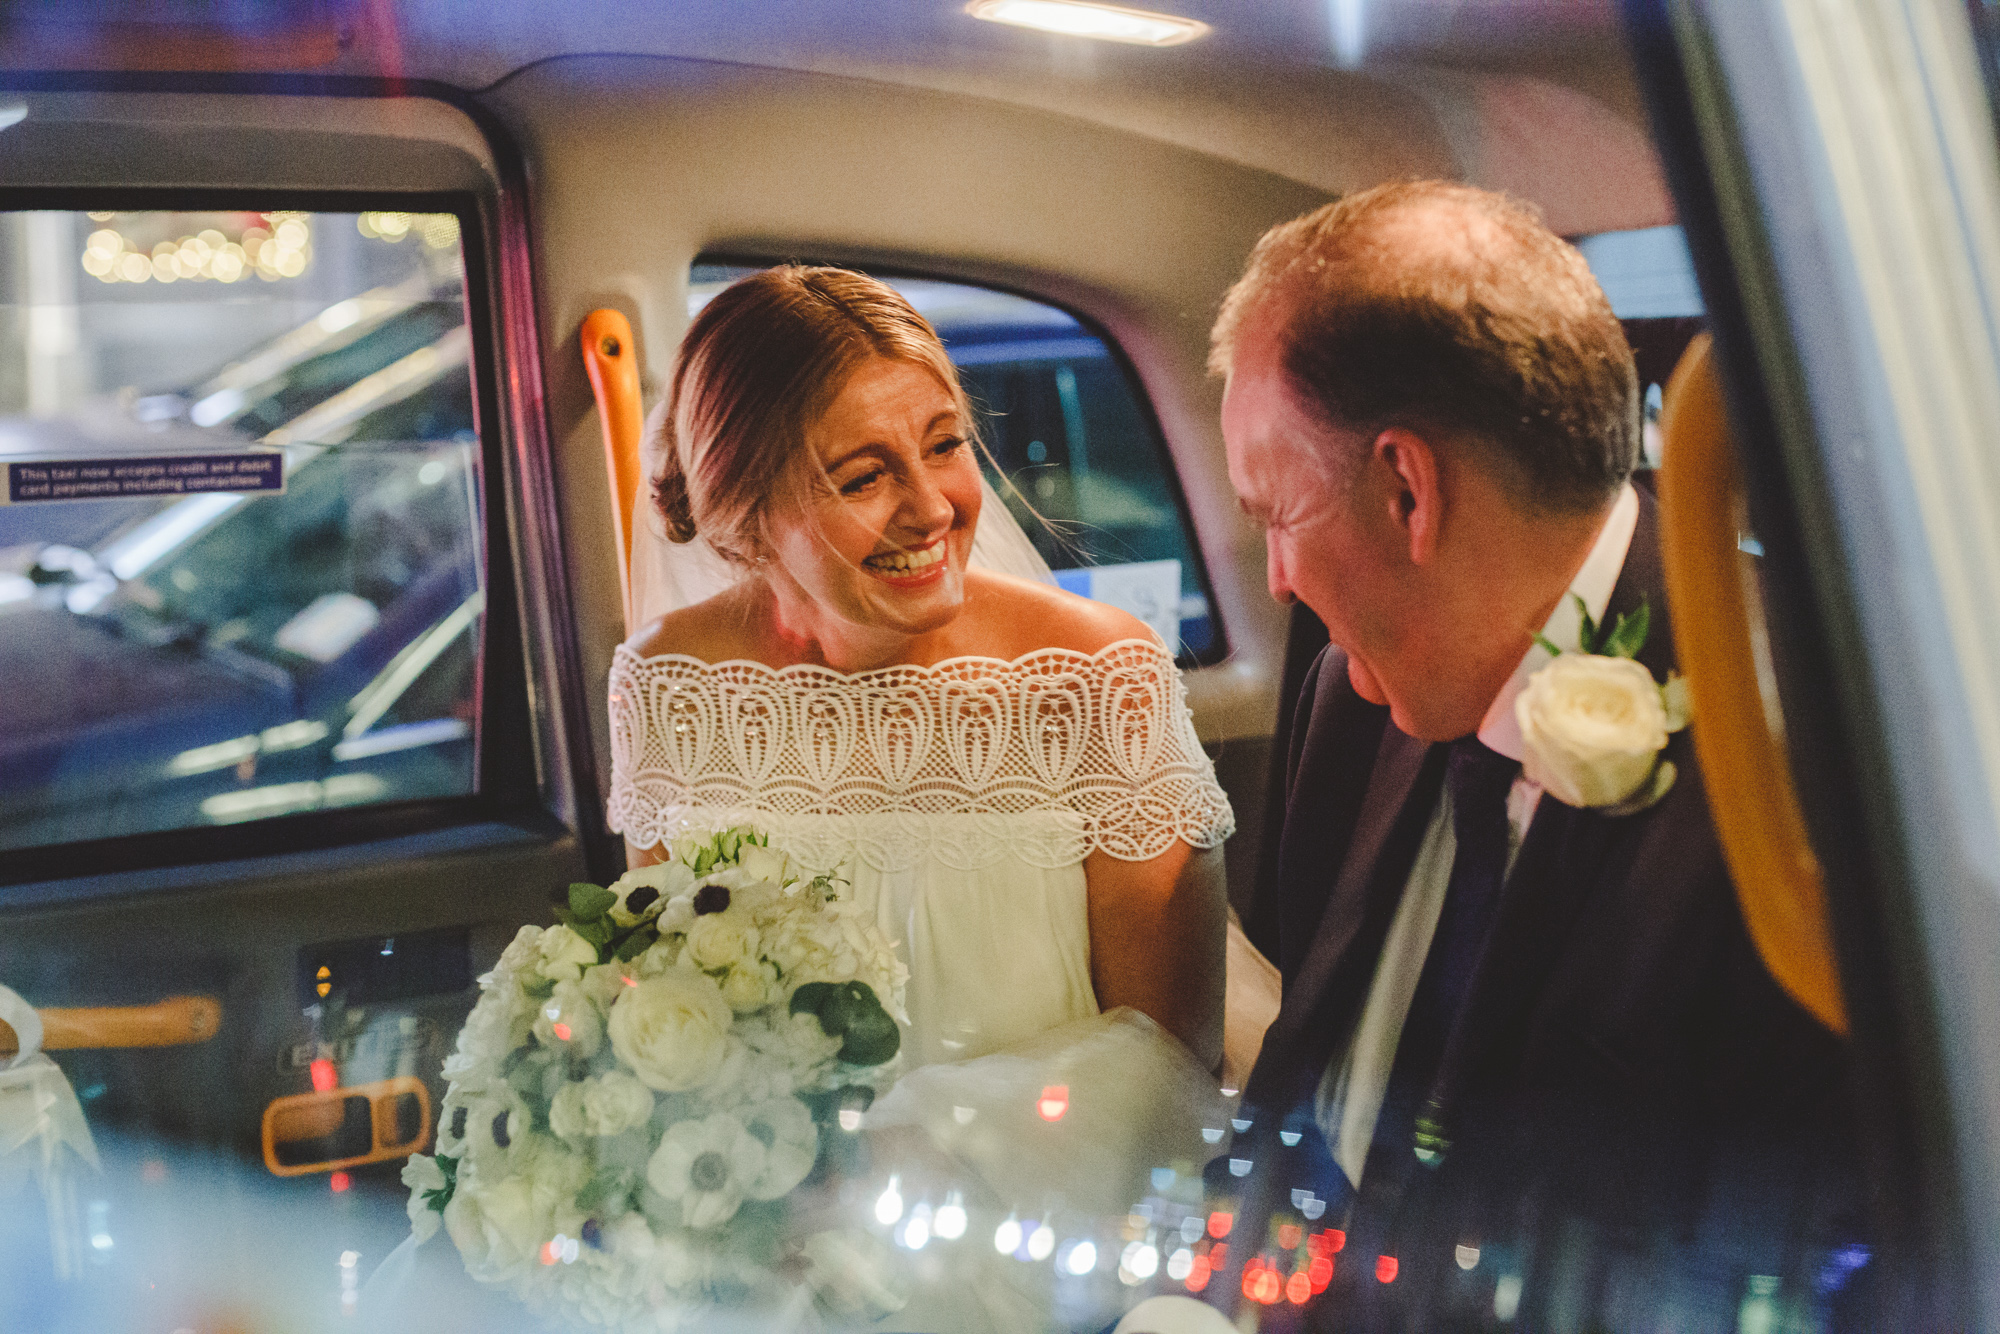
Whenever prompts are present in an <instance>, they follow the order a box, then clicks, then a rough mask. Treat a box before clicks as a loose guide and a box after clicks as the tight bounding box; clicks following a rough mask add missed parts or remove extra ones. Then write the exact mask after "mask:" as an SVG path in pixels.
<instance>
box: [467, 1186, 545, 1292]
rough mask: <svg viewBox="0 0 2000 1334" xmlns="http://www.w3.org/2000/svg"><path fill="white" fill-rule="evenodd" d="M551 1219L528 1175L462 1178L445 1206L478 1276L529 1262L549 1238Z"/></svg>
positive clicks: (470, 1269)
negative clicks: (547, 1223)
mask: <svg viewBox="0 0 2000 1334" xmlns="http://www.w3.org/2000/svg"><path fill="white" fill-rule="evenodd" d="M545 1221H546V1220H545V1219H544V1218H543V1216H542V1215H541V1214H540V1213H539V1212H538V1211H537V1210H536V1208H535V1199H534V1192H533V1191H532V1190H531V1189H530V1187H529V1184H528V1182H527V1180H526V1179H525V1178H522V1177H518V1176H504V1177H501V1178H500V1179H499V1180H498V1181H495V1182H493V1183H491V1184H490V1185H489V1184H486V1183H484V1182H481V1181H479V1180H478V1179H477V1178H476V1177H475V1178H474V1179H472V1180H469V1181H467V1180H461V1181H460V1182H459V1185H458V1189H457V1190H456V1191H454V1192H453V1193H452V1197H451V1203H450V1204H448V1205H446V1206H445V1209H444V1226H445V1231H446V1232H448V1233H450V1234H451V1240H452V1244H453V1245H455V1246H457V1247H458V1253H459V1254H460V1255H461V1256H463V1257H464V1258H465V1267H466V1270H467V1271H468V1272H469V1273H471V1274H472V1276H473V1277H474V1278H492V1277H498V1276H499V1275H501V1274H503V1273H505V1272H506V1271H507V1270H510V1269H513V1268H515V1267H517V1266H520V1265H524V1264H526V1263H528V1262H529V1260H531V1259H532V1258H533V1257H534V1254H535V1252H536V1251H537V1250H539V1249H540V1248H541V1245H542V1243H543V1242H544V1241H546V1240H548V1238H547V1237H545V1236H544V1235H543V1232H544V1231H545Z"/></svg>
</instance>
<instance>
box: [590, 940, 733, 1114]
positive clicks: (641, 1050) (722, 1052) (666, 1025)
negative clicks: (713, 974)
mask: <svg viewBox="0 0 2000 1334" xmlns="http://www.w3.org/2000/svg"><path fill="white" fill-rule="evenodd" d="M734 1018H735V1016H734V1015H732V1014H731V1013H730V1010H729V1003H728V1002H727V1001H725V1000H723V999H722V992H721V990H720V989H719V988H717V986H716V985H715V982H714V981H713V979H711V978H708V977H705V976H703V975H702V974H700V973H695V972H690V971H688V970H686V969H678V968H677V969H672V970H669V971H667V972H664V973H661V974H659V975H658V976H656V977H649V978H647V979H645V980H644V981H642V982H640V983H639V985H638V986H636V987H627V988H626V989H625V994H624V995H622V996H620V997H619V998H618V1000H617V1002H616V1003H615V1004H614V1005H612V1007H611V1019H610V1022H609V1023H608V1024H607V1025H606V1027H607V1029H608V1031H609V1033H610V1036H611V1050H612V1051H614V1052H616V1053H617V1055H618V1059H619V1060H620V1061H623V1062H624V1063H625V1065H626V1067H627V1068H628V1069H630V1070H631V1071H632V1073H633V1074H635V1075H637V1076H638V1077H639V1078H640V1080H641V1081H642V1082H644V1083H645V1085H646V1086H647V1087H648V1088H654V1089H658V1090H660V1091H661V1092H662V1093H684V1092H686V1091H688V1090H689V1089H696V1088H700V1087H701V1086H702V1085H703V1084H705V1083H707V1082H708V1081H709V1080H710V1079H712V1078H713V1077H714V1076H715V1073H716V1071H717V1070H718V1069H720V1068H721V1066H722V1063H723V1060H724V1058H726V1057H727V1056H728V1054H729V1028H730V1024H731V1023H732V1022H734Z"/></svg>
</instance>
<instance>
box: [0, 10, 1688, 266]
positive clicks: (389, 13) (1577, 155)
mask: <svg viewBox="0 0 2000 1334" xmlns="http://www.w3.org/2000/svg"><path fill="white" fill-rule="evenodd" d="M1159 7H1160V8H1165V9H1170V10H1172V11H1173V12H1175V13H1179V14H1183V15H1186V16H1188V17H1192V18H1199V19H1201V20H1203V21H1205V22H1207V23H1209V24H1210V25H1211V27H1212V29H1213V31H1212V32H1211V33H1209V34H1208V35H1207V36H1206V37H1204V38H1202V39H1201V40H1199V41H1196V42H1193V43H1190V44H1188V45H1186V46H1181V47H1174V48H1169V49H1147V48H1136V47H1126V46H1119V45H1116V44H1110V43H1100V42H1089V41H1084V40H1080V39H1075V38H1064V37H1055V36H1049V35H1045V34H1040V33H1035V32H1029V31H1023V30H1021V29H1016V28H1009V27H1005V26H1002V25H998V24H991V23H981V22H978V21H976V20H974V19H972V18H970V17H968V16H967V15H966V14H965V12H964V10H963V6H962V4H961V3H960V0H670V2H665V3H662V2H658V0H655V2H653V3H631V2H628V3H605V2H602V0H600V2H598V3H590V2H588V0H575V2H570V3H562V4H551V3H549V2H548V0H235V2H234V3H231V4H222V5H215V4H207V3H197V0H66V3H64V4H63V5H61V6H45V7H41V6H28V7H22V9H17V10H15V11H14V13H13V15H12V16H11V17H9V18H7V19H5V20H4V21H0V23H4V26H0V33H4V40H0V68H7V69H12V70H17V71H56V70H100V71H101V70H107V69H111V70H148V71H161V70H165V71H190V72H192V71H207V72H256V73H274V72H277V73H291V74H299V75H307V76H364V77H374V78H388V79H409V80H420V81H424V82H430V83H442V84H448V85H452V86H454V87H457V88H461V89H465V90H479V89H485V88H490V87H492V86H493V85H495V84H498V83H501V82H503V81H505V80H506V79H508V78H509V77H510V76H512V75H514V74H515V73H517V72H518V71H521V70H523V69H526V68H529V67H531V66H533V65H536V64H538V63H541V62H544V61H547V60H550V59H554V58H557V57H561V56H565V55H581V54H624V55H654V56H674V57H681V58H685V59H698V60H709V61H717V62H726V63H728V64H732V65H754V66H767V67H773V68H779V69H794V70H802V71H811V72H816V73H822V74H834V75H842V76H847V77H851V78H861V79H869V80H875V81H880V82H888V83H895V84H901V85H906V86H911V87H921V88H929V89H932V90H936V91H943V92H953V93H959V94H963V95H970V96H975V97H980V98H988V99H993V100H998V101H1004V102H1010V103H1015V104H1019V105H1026V106H1033V107H1037V108H1040V109H1042V110H1046V111H1052V112H1056V113H1059V114H1062V115H1067V116H1073V117H1077V118H1079V119H1084V120H1088V121H1092V122H1096V123H1099V124H1103V125H1106V126H1110V127H1113V128H1118V129H1123V130H1126V131H1130V132H1137V133H1142V134H1146V135H1149V136H1151V137H1155V138H1159V139H1163V140H1166V141H1169V142H1172V143H1176V144H1179V145H1181V146H1184V147H1188V148H1193V149H1196V150H1198V151H1201V152H1204V153H1209V154H1212V155H1215V156H1218V157H1222V158H1226V159H1228V160H1231V161H1234V162H1238V163H1241V164H1243V165H1246V166H1251V167H1256V168H1259V169H1261V170H1265V171H1271V172H1275V173H1278V174H1280V175H1284V176H1288V177H1290V178H1292V179H1294V180H1297V181H1299V182H1301V183H1303V184H1307V185H1311V186H1314V187H1316V188H1319V189H1322V190H1327V191H1335V192H1337V191H1342V190H1346V189H1351V188H1354V187H1355V186H1357V185H1359V184H1364V183H1366V182H1367V181H1371V180H1379V179H1382V178H1384V177H1389V176H1399V175H1451V176H1458V177H1463V178H1465V179H1469V180H1473V181H1477V182H1479V183H1481V184H1484V185H1488V186H1492V187H1495V188H1501V189H1507V190H1511V191H1513V192H1515V193H1517V194H1520V195H1523V196H1525V197H1527V198H1530V199H1533V200H1534V201H1535V202H1537V203H1539V204H1540V205H1541V206H1542V207H1543V209H1544V210H1545V211H1546V212H1547V214H1548V217H1549V221H1550V222H1551V224H1552V225H1554V226H1555V227H1556V228H1557V229H1558V230H1562V231H1565V232H1570V233H1581V232H1590V231H1600V230H1607V229H1610V228H1616V227H1632V226H1646V225H1652V224H1655V223H1660V222H1665V221H1670V220H1671V218H1672V204H1671V201H1670V200H1669V198H1668V195H1667V191H1666V189H1665V185H1664V183H1663V180H1662V178H1661V174H1660V170H1659V166H1658V163H1657V160H1656V158H1655V156H1654V154H1653V151H1652V148H1651V145H1650V142H1649V140H1648V137H1647V135H1646V131H1645V127H1644V117H1643V113H1642V111H1641V109H1640V107H1639V104H1638V98H1637V94H1636V92H1635V90H1634V86H1633V79H1632V76H1631V71H1630V67H1629V64H1628V61H1627V58H1626V55H1625V52H1624V48H1623V46H1622V44H1621V42H1620V39H1619V34H1618V27H1617V20H1616V14H1615V12H1614V8H1613V6H1612V4H1611V3H1610V0H1172V3H1162V4H1160V5H1159ZM218 14H221V15H224V16H226V18H227V20H228V21H227V22H219V21H218V20H217V18H216V16H217V15H218Z"/></svg>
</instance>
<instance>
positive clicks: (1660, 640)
mask: <svg viewBox="0 0 2000 1334" xmlns="http://www.w3.org/2000/svg"><path fill="white" fill-rule="evenodd" d="M1642 605H1643V606H1645V607H1646V608H1647V609H1648V616H1649V618H1650V625H1649V628H1648V630H1647V634H1646V644H1645V647H1644V649H1642V650H1641V652H1640V653H1639V661H1640V663H1641V664H1643V665H1644V666H1645V667H1646V668H1647V669H1648V670H1649V671H1651V672H1652V673H1653V676H1654V679H1656V680H1658V679H1664V678H1665V676H1666V675H1667V673H1668V672H1669V671H1670V670H1672V668H1673V666H1674V658H1673V630H1672V627H1671V626H1670V625H1669V624H1668V622H1667V608H1666V599H1665V595H1664V590H1663V579H1662V572H1661V568H1660V554H1659V511H1658V504H1657V502H1655V500H1654V499H1653V497H1652V495H1651V493H1650V492H1649V491H1648V490H1646V489H1645V488H1643V487H1642V488H1640V490H1639V522H1638V525H1637V527H1636V528H1635V529H1634V530H1633V533H1632V545H1631V547H1630V549H1629V550H1628V552H1627V553H1626V557H1625V565H1624V568H1623V569H1622V570H1621V571H1620V572H1619V576H1618V583H1617V585H1616V586H1615V588H1614V589H1613V590H1612V594H1611V600H1610V602H1609V603H1607V604H1606V606H1605V611H1604V618H1603V619H1604V621H1605V623H1606V624H1615V623H1616V621H1617V618H1618V617H1619V616H1620V615H1621V614H1622V615H1631V614H1632V613H1634V612H1636V611H1637V610H1638V609H1639V608H1640V607H1641V606H1642ZM1643 819H1644V817H1642V816H1616V817H1614V816H1606V815H1602V814H1599V813H1598V812H1596V811H1586V810H1577V809H1576V808H1574V807H1570V806H1565V805H1563V804H1562V803H1561V802H1558V801H1557V800H1556V799H1555V798H1554V797H1551V796H1548V795H1546V794H1544V796H1543V797H1542V800H1541V802H1540V804H1539V805H1538V806H1537V808H1536V811H1535V818H1534V822H1533V823H1532V824H1530V825H1529V827H1528V836H1527V838H1526V839H1525V840H1524V841H1523V842H1522V845H1521V852H1520V855H1519V856H1518V857H1517V858H1516V859H1515V863H1514V869H1513V872H1512V873H1511V874H1510V875H1509V876H1508V878H1507V883H1506V886H1505V887H1504V889H1503V890H1502V891H1501V898H1500V904H1499V910H1498V913H1497V914H1496V916H1495V919H1494V923H1493V930H1492V932H1491V933H1490V935H1489V936H1488V938H1487V944H1486V949H1485V951H1484V953H1483V954H1482V955H1481V957H1480V962H1479V965H1478V970H1477V973H1476V975H1475V977H1474V980H1473V984H1472V988H1471V991H1470V993H1469V995H1468V1004H1467V1005H1466V1007H1465V1011H1464V1014H1463V1015H1462V1016H1461V1018H1460V1021H1459V1024H1458V1026H1457V1028H1456V1029H1455V1030H1454V1031H1453V1033H1452V1036H1451V1039H1450V1041H1449V1042H1448V1043H1447V1045H1446V1048H1445V1057H1444V1061H1443V1064H1442V1066H1441V1067H1440V1069H1439V1072H1438V1077H1437V1082H1436V1084H1435V1085H1434V1086H1433V1090H1432V1096H1433V1098H1434V1099H1436V1100H1437V1101H1438V1102H1439V1103H1440V1104H1441V1105H1442V1107H1443V1108H1444V1109H1445V1111H1446V1113H1447V1114H1449V1112H1450V1111H1451V1110H1452V1109H1454V1108H1455V1107H1456V1106H1457V1105H1458V1104H1459V1101H1460V1100H1461V1098H1462V1097H1463V1096H1464V1095H1465V1094H1466V1093H1467V1092H1468V1091H1470V1090H1472V1089H1473V1088H1474V1087H1475V1086H1476V1085H1477V1084H1478V1083H1479V1082H1480V1078H1481V1076H1482V1074H1484V1073H1485V1072H1488V1071H1493V1070H1501V1069H1507V1068H1510V1067H1511V1066H1512V1065H1513V1063H1514V1061H1515V1058H1516V1057H1517V1056H1518V1055H1519V1051H1520V1048H1521V1045H1522V1043H1523V1041H1524V1040H1525V1037H1526V1033H1527V1028H1528V1025H1529V1023H1530V1022H1531V1019H1532V1016H1533V1013H1534V1007H1535V1004H1536V1002H1537V1001H1538V1000H1539V998H1540V996H1541V994H1542V989H1543V987H1544V985H1545V984H1546V982H1547V980H1548V977H1549V975H1550V973H1551V971H1552V970H1553V968H1554V967H1555V964H1556V961H1557V960H1558V959H1559V958H1561V957H1562V951H1563V948H1564V944H1565V942H1566V940H1567V938H1568V936H1569V934H1570V932H1571V930H1572V929H1573V927H1574V926H1575V924H1576V922H1577V921H1578V920H1579V919H1580V918H1581V917H1582V916H1583V914H1584V909H1585V907H1586V904H1587V901H1588V899H1589V897H1590V895H1591V892H1592V891H1593V890H1594V889H1596V888H1597V886H1598V884H1599V877H1600V876H1601V874H1602V871H1603V868H1604V867H1605V866H1606V865H1607V864H1608V863H1609V861H1610V859H1611V856H1612V853H1613V850H1614V849H1615V847H1616V845H1617V844H1618V842H1619V841H1620V840H1621V839H1623V838H1627V837H1633V836H1636V835H1638V834H1639V833H1640V832H1641V830H1642V828H1643Z"/></svg>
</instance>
